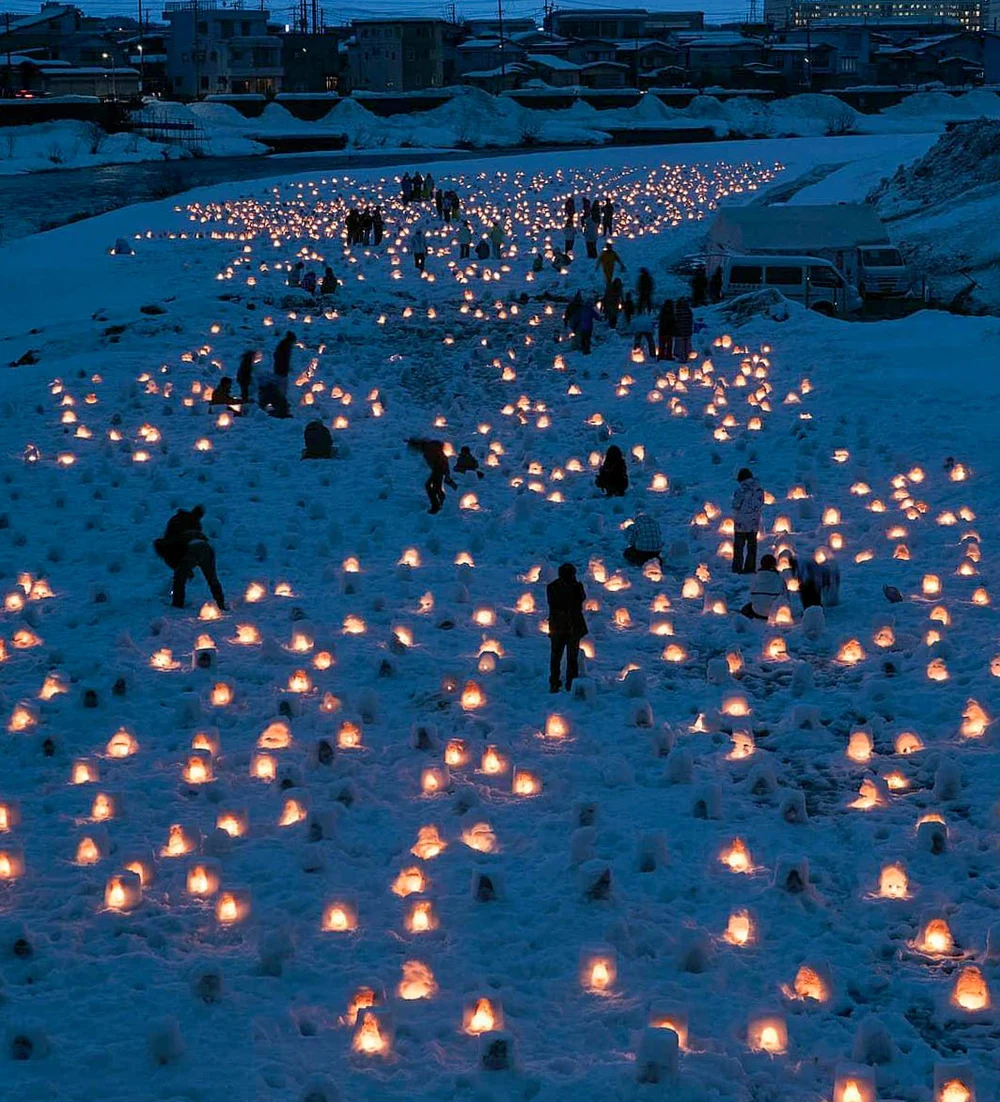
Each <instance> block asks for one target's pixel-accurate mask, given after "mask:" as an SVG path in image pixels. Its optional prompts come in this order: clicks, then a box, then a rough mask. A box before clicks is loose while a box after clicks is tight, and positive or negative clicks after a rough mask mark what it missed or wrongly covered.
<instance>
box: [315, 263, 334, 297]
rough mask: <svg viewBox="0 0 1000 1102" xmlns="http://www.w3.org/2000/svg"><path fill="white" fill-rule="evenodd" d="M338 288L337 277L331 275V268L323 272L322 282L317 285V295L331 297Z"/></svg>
mask: <svg viewBox="0 0 1000 1102" xmlns="http://www.w3.org/2000/svg"><path fill="white" fill-rule="evenodd" d="M337 286H338V280H337V277H336V276H335V275H334V274H333V269H332V268H327V269H326V270H325V271H324V272H323V282H322V283H321V284H320V285H319V293H320V294H321V295H332V294H335V293H336V290H337Z"/></svg>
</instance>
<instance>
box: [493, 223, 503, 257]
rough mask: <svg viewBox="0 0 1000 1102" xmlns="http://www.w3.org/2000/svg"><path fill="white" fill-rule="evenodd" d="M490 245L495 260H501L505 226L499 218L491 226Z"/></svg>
mask: <svg viewBox="0 0 1000 1102" xmlns="http://www.w3.org/2000/svg"><path fill="white" fill-rule="evenodd" d="M490 246H491V250H492V254H493V259H494V260H499V259H500V257H501V255H502V252H503V226H501V225H500V222H499V219H498V220H497V221H496V222H494V223H493V225H492V227H491V228H490Z"/></svg>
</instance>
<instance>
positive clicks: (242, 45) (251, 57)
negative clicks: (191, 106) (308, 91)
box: [163, 0, 282, 98]
mask: <svg viewBox="0 0 1000 1102" xmlns="http://www.w3.org/2000/svg"><path fill="white" fill-rule="evenodd" d="M164 7H165V10H164V12H163V18H164V19H165V20H166V21H167V22H168V23H169V24H170V34H169V37H168V40H167V75H168V79H169V83H170V93H171V95H175V96H182V97H186V98H197V97H201V96H206V95H211V94H218V93H222V92H227V93H229V94H230V95H245V94H248V93H251V94H253V93H256V94H263V95H269V94H273V93H275V92H280V91H281V88H282V67H281V40H280V39H279V38H278V37H277V36H276V35H273V34H270V33H269V32H268V20H269V18H270V13H269V12H267V11H263V10H259V9H256V8H253V9H251V8H224V7H222V6H221V2H220V3H219V4H218V5H206V4H204V3H199V0H170V2H168V3H166V4H165V6H164Z"/></svg>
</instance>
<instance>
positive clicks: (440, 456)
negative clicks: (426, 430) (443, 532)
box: [406, 436, 458, 513]
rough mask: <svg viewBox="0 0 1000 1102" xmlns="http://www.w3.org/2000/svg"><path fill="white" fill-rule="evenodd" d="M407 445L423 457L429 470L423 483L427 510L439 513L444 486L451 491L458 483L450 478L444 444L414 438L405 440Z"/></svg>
mask: <svg viewBox="0 0 1000 1102" xmlns="http://www.w3.org/2000/svg"><path fill="white" fill-rule="evenodd" d="M406 443H407V445H408V446H409V447H410V448H413V449H414V450H415V451H419V452H420V454H421V455H422V456H423V457H424V462H425V463H426V464H427V466H428V467H429V468H430V472H431V473H430V475H429V476H428V478H427V481H426V482H425V483H424V489H425V490H426V491H427V498H428V500H429V501H430V503H431V507H430V509H429V510H428V511H429V512H431V513H440V512H441V506H442V505H444V501H445V495H444V484H445V483H447V484H448V485H449V486H450V487H451V488H452V489H453V490H457V489H458V483H456V482H455V480H454V479H453V478H452V477H451V469H450V468H449V466H448V456H447V455H446V454H445V450H444V444H443V443H442V442H441V441H440V440H426V439H424V438H423V437H419V436H415V437H413V438H411V439H410V440H407V442H406Z"/></svg>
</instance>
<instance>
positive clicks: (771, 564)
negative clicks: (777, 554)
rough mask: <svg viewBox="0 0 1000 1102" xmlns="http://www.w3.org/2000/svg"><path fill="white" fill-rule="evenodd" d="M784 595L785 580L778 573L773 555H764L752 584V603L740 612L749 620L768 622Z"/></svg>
mask: <svg viewBox="0 0 1000 1102" xmlns="http://www.w3.org/2000/svg"><path fill="white" fill-rule="evenodd" d="M784 595H785V580H784V578H782V576H781V575H780V574H779V573H778V564H777V562H776V561H775V558H774V556H773V555H764V557H763V558H762V559H761V560H760V570H758V571H757V573H756V574H754V576H753V581H752V582H751V583H750V601H749V603H748V604H745V605H744V606H743V607H742V608H741V609H740V612H741V613H742V615H744V616H746V617H747V619H748V620H766V619H768V618H769V617H770V615H771V612H772V610H773V609H774V606H775V605H776V604H777V602H778V601H779V600H780V598H782V597H783V596H784Z"/></svg>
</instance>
